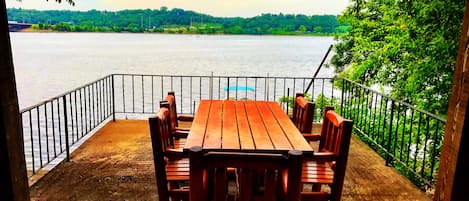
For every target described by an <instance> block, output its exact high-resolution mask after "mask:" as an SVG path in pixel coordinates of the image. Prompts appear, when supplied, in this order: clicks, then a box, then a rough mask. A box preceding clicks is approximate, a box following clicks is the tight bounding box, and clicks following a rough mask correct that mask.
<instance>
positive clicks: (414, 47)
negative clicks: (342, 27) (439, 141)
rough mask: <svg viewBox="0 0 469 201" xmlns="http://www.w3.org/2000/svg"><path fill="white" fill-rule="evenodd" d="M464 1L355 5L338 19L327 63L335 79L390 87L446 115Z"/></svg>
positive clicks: (372, 0) (376, 0) (358, 0)
mask: <svg viewBox="0 0 469 201" xmlns="http://www.w3.org/2000/svg"><path fill="white" fill-rule="evenodd" d="M464 4H465V1H463V0H416V1H410V0H405V1H397V0H369V1H362V0H354V1H353V3H352V4H351V5H350V6H349V7H348V8H347V9H346V11H344V13H343V16H341V17H340V18H339V22H340V23H346V24H348V25H350V31H349V32H348V33H346V34H344V35H342V36H339V37H338V39H337V40H338V43H337V45H336V46H335V52H336V54H335V55H334V57H333V58H332V61H331V63H332V64H333V66H335V68H336V71H337V72H339V73H340V75H339V76H341V77H346V78H349V79H352V80H353V81H356V82H359V83H363V84H366V85H369V86H371V85H378V86H380V87H383V88H390V94H391V95H392V96H393V97H396V98H399V99H401V100H402V99H403V100H404V101H406V102H409V103H411V104H413V105H415V106H417V107H419V108H422V109H425V110H427V111H430V112H433V113H436V114H439V115H442V116H444V115H445V114H446V110H447V103H448V98H449V93H450V89H451V83H452V75H453V69H454V66H455V63H456V55H457V47H458V41H459V36H460V31H461V23H462V19H463V12H464Z"/></svg>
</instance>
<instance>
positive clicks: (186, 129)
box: [175, 127, 191, 132]
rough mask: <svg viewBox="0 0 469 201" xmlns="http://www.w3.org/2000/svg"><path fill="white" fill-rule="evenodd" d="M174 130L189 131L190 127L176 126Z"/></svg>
mask: <svg viewBox="0 0 469 201" xmlns="http://www.w3.org/2000/svg"><path fill="white" fill-rule="evenodd" d="M175 130H176V131H187V132H189V131H190V130H191V129H190V128H184V127H176V128H175Z"/></svg>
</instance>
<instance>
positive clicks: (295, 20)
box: [7, 7, 348, 35]
mask: <svg viewBox="0 0 469 201" xmlns="http://www.w3.org/2000/svg"><path fill="white" fill-rule="evenodd" d="M7 13H8V20H10V21H18V22H25V23H31V24H35V25H34V26H33V28H35V29H37V30H44V29H46V30H47V29H52V30H55V31H70V32H81V31H86V32H167V33H198V34H278V35H292V34H295V35H308V34H314V35H332V34H340V33H344V32H346V31H347V29H348V26H346V25H345V24H340V23H339V22H338V21H337V16H335V15H313V16H307V15H301V14H299V15H293V14H282V13H280V14H262V15H259V16H256V17H252V18H241V17H214V16H210V15H207V14H202V13H197V12H194V11H189V10H183V9H178V8H174V9H171V10H169V9H167V8H166V7H161V8H160V9H156V10H150V9H146V10H122V11H98V10H90V11H58V10H49V11H39V10H27V9H17V8H10V9H8V10H7Z"/></svg>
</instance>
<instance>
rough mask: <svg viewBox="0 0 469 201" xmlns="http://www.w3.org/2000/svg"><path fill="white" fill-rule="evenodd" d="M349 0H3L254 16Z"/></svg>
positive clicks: (329, 8)
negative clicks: (166, 8)
mask: <svg viewBox="0 0 469 201" xmlns="http://www.w3.org/2000/svg"><path fill="white" fill-rule="evenodd" d="M349 3H350V2H349V0H75V6H71V5H69V4H67V3H64V0H62V3H61V4H58V3H56V2H55V0H49V1H46V0H20V1H18V0H6V4H7V7H9V8H13V7H14V8H23V9H38V10H82V11H86V10H91V9H96V10H108V11H116V10H124V9H147V8H149V9H159V8H160V7H162V6H166V7H168V8H169V9H172V8H182V9H184V10H193V11H196V12H199V13H204V14H209V15H213V16H217V17H253V16H257V15H260V14H262V13H284V14H305V15H320V14H333V15H338V14H340V13H341V12H342V11H343V10H344V9H345V8H346V7H347V5H349Z"/></svg>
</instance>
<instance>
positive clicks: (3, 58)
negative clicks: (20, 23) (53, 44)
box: [0, 1, 29, 201]
mask: <svg viewBox="0 0 469 201" xmlns="http://www.w3.org/2000/svg"><path fill="white" fill-rule="evenodd" d="M0 199H1V200H11V201H26V200H29V187H28V177H27V173H26V164H25V159H24V142H23V132H22V126H21V117H20V114H19V108H18V97H17V93H16V84H15V72H14V68H13V58H12V54H11V44H10V35H9V32H8V19H7V13H6V5H5V1H0Z"/></svg>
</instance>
